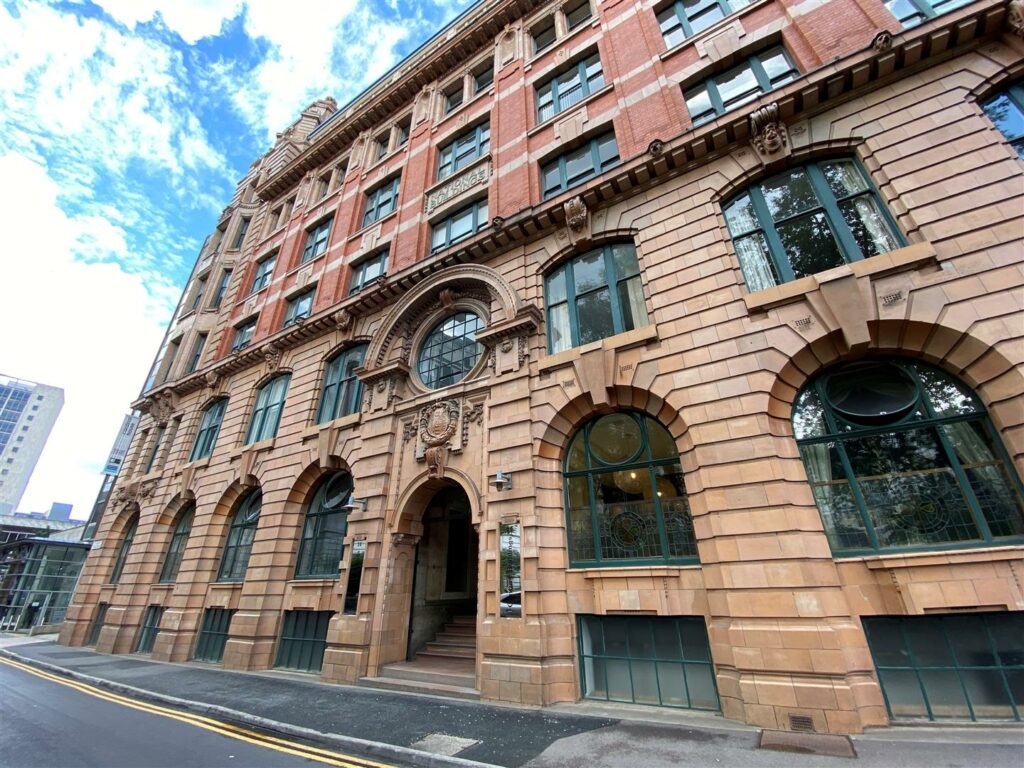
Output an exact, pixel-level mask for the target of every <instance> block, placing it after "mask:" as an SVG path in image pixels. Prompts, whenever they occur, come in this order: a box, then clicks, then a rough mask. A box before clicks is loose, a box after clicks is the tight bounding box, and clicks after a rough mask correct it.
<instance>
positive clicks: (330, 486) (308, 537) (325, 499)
mask: <svg viewBox="0 0 1024 768" xmlns="http://www.w3.org/2000/svg"><path fill="white" fill-rule="evenodd" d="M351 498H352V476H351V475H350V474H349V473H348V472H337V473H335V474H333V475H331V476H330V477H328V478H326V479H325V480H324V481H323V482H322V483H321V484H320V487H319V488H318V489H317V492H316V494H315V495H314V496H313V501H312V502H311V503H310V505H309V511H307V512H306V523H305V526H304V527H303V529H302V541H301V542H300V543H299V558H298V564H297V566H296V568H295V576H296V577H297V578H332V579H336V578H338V565H339V563H340V562H341V557H342V554H344V551H345V531H346V530H347V528H348V507H347V505H348V503H349V501H350V500H351Z"/></svg>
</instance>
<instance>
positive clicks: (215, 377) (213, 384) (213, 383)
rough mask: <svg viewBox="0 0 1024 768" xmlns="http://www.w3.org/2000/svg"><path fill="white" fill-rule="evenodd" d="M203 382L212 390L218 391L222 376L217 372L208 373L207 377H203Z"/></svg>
mask: <svg viewBox="0 0 1024 768" xmlns="http://www.w3.org/2000/svg"><path fill="white" fill-rule="evenodd" d="M203 380H204V381H205V382H206V386H208V387H209V388H210V389H216V388H217V385H218V384H219V383H220V374H218V373H217V372H216V371H207V372H206V375H205V376H203Z"/></svg>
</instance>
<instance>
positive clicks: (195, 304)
mask: <svg viewBox="0 0 1024 768" xmlns="http://www.w3.org/2000/svg"><path fill="white" fill-rule="evenodd" d="M206 280H207V278H205V277H201V278H199V279H198V280H197V281H196V293H195V296H193V297H192V306H191V308H190V309H191V311H192V312H195V311H196V310H197V309H199V305H200V304H201V303H202V301H203V294H204V293H206Z"/></svg>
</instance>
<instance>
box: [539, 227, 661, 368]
mask: <svg viewBox="0 0 1024 768" xmlns="http://www.w3.org/2000/svg"><path fill="white" fill-rule="evenodd" d="M544 292H545V298H544V303H545V306H546V307H547V313H548V349H549V350H550V351H551V352H561V351H562V350H565V349H569V348H570V347H578V346H580V345H581V344H589V343H590V342H592V341H597V340H599V339H604V338H607V337H608V336H614V335H615V334H617V333H623V332H625V331H631V330H633V329H634V328H640V327H642V326H645V325H647V324H648V322H649V320H648V318H647V305H646V304H645V303H644V288H643V283H642V282H641V281H640V264H639V263H638V262H637V258H636V248H634V247H633V244H632V243H615V244H613V245H605V246H602V247H601V248H597V249H595V250H593V251H587V252H586V253H584V254H581V255H580V256H577V257H576V258H574V259H573V260H572V261H568V262H566V263H565V264H563V265H562V266H560V267H559V268H558V269H556V270H555V271H554V272H552V273H551V274H549V275H548V276H547V277H546V278H545V279H544Z"/></svg>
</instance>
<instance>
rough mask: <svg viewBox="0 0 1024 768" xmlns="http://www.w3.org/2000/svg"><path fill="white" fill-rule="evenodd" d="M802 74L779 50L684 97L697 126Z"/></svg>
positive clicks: (760, 55)
mask: <svg viewBox="0 0 1024 768" xmlns="http://www.w3.org/2000/svg"><path fill="white" fill-rule="evenodd" d="M799 74H800V71H799V70H798V69H797V68H796V65H795V64H793V62H792V61H791V60H790V58H789V55H788V54H787V53H786V51H785V49H784V48H782V47H781V46H780V47H776V48H772V49H770V50H767V51H762V52H761V53H758V54H756V55H754V56H750V57H749V58H748V59H747V60H746V61H744V62H743V63H742V64H739V65H737V66H735V67H733V68H732V69H730V70H727V71H725V72H722V73H721V74H720V75H715V76H714V77H710V78H708V79H707V80H705V81H704V82H703V83H702V84H701V85H698V86H696V87H695V88H689V89H687V90H686V92H685V93H684V94H683V96H684V97H685V98H686V109H687V111H688V112H689V113H690V119H691V120H692V121H693V124H694V126H698V125H700V124H701V123H706V122H707V121H708V120H713V119H714V118H716V117H717V116H718V115H724V114H725V113H726V112H728V111H729V110H731V109H735V108H736V107H738V106H740V105H741V104H747V103H748V102H751V101H753V100H754V99H756V98H757V97H758V96H760V95H761V94H762V93H768V92H769V91H774V90H775V89H776V88H778V87H779V86H780V85H784V84H785V83H788V82H789V81H791V80H795V79H796V78H797V76H798V75H799Z"/></svg>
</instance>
